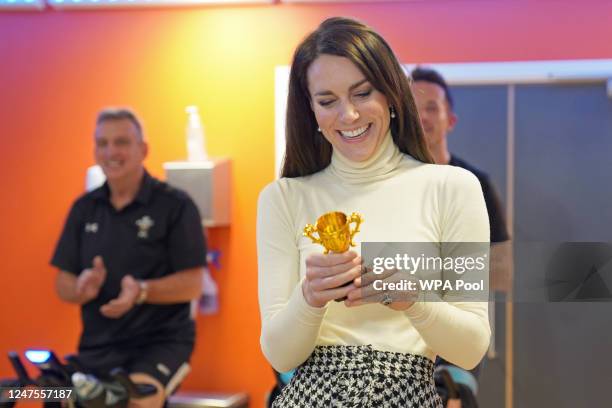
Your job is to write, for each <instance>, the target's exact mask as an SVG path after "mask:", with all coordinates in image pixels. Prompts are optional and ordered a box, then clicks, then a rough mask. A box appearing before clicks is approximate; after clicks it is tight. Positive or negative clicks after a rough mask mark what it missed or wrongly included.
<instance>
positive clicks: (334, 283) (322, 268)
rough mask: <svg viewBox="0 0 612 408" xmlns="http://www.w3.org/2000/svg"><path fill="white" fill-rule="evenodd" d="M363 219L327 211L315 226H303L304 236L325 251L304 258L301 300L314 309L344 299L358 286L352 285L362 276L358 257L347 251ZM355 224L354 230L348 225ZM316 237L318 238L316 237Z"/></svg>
mask: <svg viewBox="0 0 612 408" xmlns="http://www.w3.org/2000/svg"><path fill="white" fill-rule="evenodd" d="M361 221H362V218H361V216H360V215H359V214H356V213H353V214H351V216H350V217H347V216H346V214H344V213H341V212H330V213H327V214H324V215H322V216H321V217H319V219H318V220H317V223H316V226H314V225H311V224H308V225H306V227H304V236H306V237H308V238H310V239H311V240H312V241H313V242H314V243H317V244H321V245H323V247H324V248H325V251H324V253H323V254H312V255H310V256H308V258H306V279H304V282H303V284H302V291H303V293H304V298H305V299H306V302H308V304H309V305H311V306H313V307H324V306H325V305H326V304H327V303H328V302H329V301H331V300H336V299H345V298H346V295H347V294H348V293H349V292H350V291H352V290H355V289H356V288H357V287H356V286H355V284H354V283H352V282H353V281H354V280H355V279H356V278H358V277H359V276H360V275H361V268H362V267H361V262H362V261H361V257H360V256H359V255H357V253H356V252H354V251H349V250H348V249H349V248H350V247H351V246H355V244H354V243H353V237H354V236H355V234H356V233H357V232H359V225H360V224H361ZM351 223H355V227H354V228H353V230H351V229H350V224H351ZM314 234H317V235H318V237H315V236H314Z"/></svg>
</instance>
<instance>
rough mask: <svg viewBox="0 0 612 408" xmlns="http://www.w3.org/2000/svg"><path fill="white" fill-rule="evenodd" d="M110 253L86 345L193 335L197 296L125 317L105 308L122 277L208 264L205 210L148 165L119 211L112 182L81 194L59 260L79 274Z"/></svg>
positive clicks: (86, 321)
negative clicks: (192, 302) (112, 314)
mask: <svg viewBox="0 0 612 408" xmlns="http://www.w3.org/2000/svg"><path fill="white" fill-rule="evenodd" d="M97 255H100V256H102V258H103V260H104V265H105V266H106V271H107V275H106V281H105V282H104V285H103V286H102V288H101V290H100V293H99V295H98V297H97V298H96V299H94V300H92V301H90V302H89V303H87V304H85V305H82V307H81V312H82V313H81V315H82V320H83V333H82V335H81V341H80V346H79V348H80V349H81V350H84V349H90V348H97V347H105V346H112V345H115V344H117V345H122V344H123V345H132V346H137V345H139V344H145V343H151V342H158V341H179V342H193V341H194V337H195V327H194V323H193V321H192V320H191V319H190V307H189V303H180V304H172V305H151V304H146V303H145V304H142V305H136V306H134V308H132V309H131V310H130V311H129V312H128V313H126V314H125V315H124V316H122V317H121V318H119V319H109V318H107V317H104V316H103V315H102V314H101V313H100V310H99V309H100V306H102V305H104V304H105V303H107V302H108V301H110V300H112V299H114V298H116V297H117V296H118V295H119V291H120V289H121V279H122V278H123V277H124V276H125V275H132V276H133V277H134V278H135V279H155V278H161V277H163V276H167V275H170V274H172V273H174V272H177V271H180V270H183V269H188V268H194V267H199V266H205V265H206V243H205V240H204V234H203V230H202V224H201V220H200V215H199V213H198V209H197V208H196V206H195V204H194V203H193V201H192V200H191V199H190V198H189V196H188V195H187V194H186V193H184V192H183V191H181V190H177V189H176V188H174V187H171V186H169V185H168V184H166V183H163V182H161V181H159V180H157V179H155V178H153V177H151V176H150V175H149V174H148V173H146V172H145V174H144V177H143V180H142V184H141V186H140V189H139V191H138V194H137V195H136V197H135V199H134V201H132V202H131V203H130V204H129V205H127V206H126V207H124V208H122V209H121V210H119V211H117V210H116V209H115V208H114V207H113V206H112V204H111V202H110V190H109V188H108V185H107V184H104V185H103V186H102V187H100V188H98V189H96V190H93V191H91V192H89V193H87V194H84V195H83V196H81V197H80V198H79V199H77V200H76V202H75V203H74V205H73V206H72V209H71V210H70V213H69V215H68V219H67V220H66V224H65V226H64V230H63V232H62V235H61V237H60V239H59V242H58V244H57V248H56V250H55V254H54V255H53V258H52V260H51V264H52V265H53V266H56V267H58V268H60V269H61V270H64V271H67V272H70V273H73V274H75V275H79V274H80V273H81V271H82V270H83V269H86V268H91V266H92V261H93V258H94V257H95V256H97Z"/></svg>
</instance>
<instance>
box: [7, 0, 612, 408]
mask: <svg viewBox="0 0 612 408" xmlns="http://www.w3.org/2000/svg"><path fill="white" fill-rule="evenodd" d="M578 4H579V5H578ZM331 15H350V16H355V17H358V18H361V19H363V20H365V21H366V22H368V23H369V24H370V25H372V26H374V27H375V28H376V29H378V30H379V31H380V32H381V33H382V34H383V35H384V36H385V37H386V38H387V39H388V40H389V42H390V43H391V45H392V46H393V47H394V48H395V50H396V52H397V54H398V55H399V57H400V59H401V60H402V61H404V62H413V61H416V62H419V61H432V62H433V61H448V62H451V61H485V60H490V61H492V60H528V59H570V58H571V59H573V58H612V48H611V47H610V42H609V39H610V38H612V24H610V19H611V17H612V4H610V3H607V4H606V2H603V1H596V0H585V1H582V2H580V3H578V2H577V1H563V0H560V1H554V0H550V1H546V0H533V1H527V0H524V1H522V0H515V1H510V0H508V1H501V0H499V1H461V0H448V1H445V0H429V1H427V2H407V3H403V4H396V3H382V4H377V5H375V4H343V5H336V6H330V5H312V6H284V5H274V6H252V7H210V8H199V9H198V8H194V9H176V10H145V11H96V12H53V11H45V12H31V13H1V14H0V130H1V132H0V158H1V160H0V186H2V189H3V199H2V200H0V217H1V219H0V225H1V226H2V228H3V233H2V234H1V236H0V259H2V261H3V271H2V280H1V281H0V282H1V283H2V294H1V296H0V330H1V332H0V377H4V376H8V375H10V374H11V371H10V369H9V365H8V362H7V361H6V359H5V357H4V355H5V353H6V351H8V350H19V351H21V350H23V349H24V348H26V347H31V346H39V347H51V348H53V349H55V350H57V351H58V352H59V353H60V354H65V353H68V352H70V351H72V350H73V349H74V347H75V345H76V338H77V336H78V330H79V327H78V324H77V323H78V312H77V310H76V308H75V307H71V306H69V305H65V304H62V303H60V302H59V301H58V300H57V299H56V297H55V295H54V292H53V279H54V275H55V271H54V270H53V269H52V268H50V267H49V266H48V265H47V262H48V259H49V257H50V255H51V252H52V250H53V247H54V245H55V241H56V238H57V236H58V234H59V231H60V228H61V226H62V223H63V220H64V217H65V215H66V211H67V210H68V208H69V205H70V203H71V202H72V200H73V199H74V198H75V197H76V196H77V195H78V194H79V193H80V192H81V191H82V188H83V178H84V171H85V168H86V167H87V166H88V165H90V164H91V163H92V159H91V150H92V143H91V131H92V122H93V119H94V116H95V113H96V111H97V110H98V109H99V108H100V107H102V106H104V105H109V104H121V105H130V106H133V107H134V108H135V109H136V110H137V111H138V112H139V114H140V115H141V116H142V118H143V119H144V124H145V130H146V133H147V135H148V138H149V140H150V142H151V147H152V149H151V154H150V156H149V158H148V160H147V163H146V164H147V166H148V168H149V169H150V170H151V172H152V173H153V174H155V175H158V176H162V175H163V172H162V167H161V164H162V163H163V162H164V161H168V160H175V159H179V158H182V157H183V156H184V154H185V153H184V147H183V146H184V142H183V140H184V139H183V134H184V125H185V121H186V118H185V114H184V111H183V108H184V106H186V105H189V104H196V105H198V106H199V107H200V109H201V112H202V117H203V120H204V123H205V126H206V131H207V138H208V141H207V143H208V149H209V153H210V154H211V155H213V156H229V157H231V158H232V159H233V166H234V167H233V174H234V179H233V185H232V188H233V191H234V195H233V204H234V212H233V219H232V226H231V227H230V228H225V229H220V230H216V231H211V233H210V241H211V243H212V246H214V247H216V248H220V249H221V250H222V251H223V255H224V256H223V259H222V261H223V269H222V270H221V271H215V272H214V275H215V277H216V279H217V281H218V283H219V285H220V288H221V294H220V296H221V312H220V313H219V315H217V316H214V317H200V318H199V319H198V329H199V338H198V344H197V350H196V353H195V356H194V360H193V366H194V373H193V374H192V375H191V376H190V377H189V379H188V380H187V382H186V387H187V388H191V389H198V388H201V389H210V390H246V391H248V392H249V393H250V395H251V398H252V400H253V401H256V404H254V405H253V406H261V401H263V396H264V393H265V392H266V391H267V390H268V389H269V388H270V385H271V384H272V382H273V379H272V375H271V371H270V369H269V367H268V365H267V364H266V361H265V360H264V358H263V357H262V355H261V352H260V350H259V340H258V337H259V313H258V307H257V278H256V273H257V272H256V251H255V242H254V238H255V213H256V200H257V195H258V192H259V190H260V189H261V188H262V187H263V186H264V185H265V184H266V183H268V182H270V181H271V180H272V179H273V163H274V160H273V159H274V158H273V138H274V108H273V107H274V94H273V79H274V78H273V72H274V70H273V69H274V66H276V65H286V64H288V63H289V62H290V58H291V54H292V51H293V49H294V47H295V45H296V44H297V42H298V41H299V40H300V39H301V38H302V37H303V36H304V35H305V34H306V33H307V32H308V31H310V30H312V29H313V28H314V27H315V26H316V25H317V23H318V22H320V21H321V20H322V19H323V18H324V17H326V16H331Z"/></svg>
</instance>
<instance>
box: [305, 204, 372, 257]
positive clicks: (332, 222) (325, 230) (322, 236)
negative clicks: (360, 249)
mask: <svg viewBox="0 0 612 408" xmlns="http://www.w3.org/2000/svg"><path fill="white" fill-rule="evenodd" d="M353 222H354V223H355V227H354V228H353V230H352V231H351V229H350V224H351V223H353ZM362 222H363V217H362V216H361V215H360V214H357V213H352V214H351V216H350V217H347V216H346V214H344V213H343V212H339V211H334V212H329V213H327V214H323V215H322V216H320V217H319V218H318V219H317V223H316V227H315V226H314V225H312V224H307V225H306V226H305V227H304V236H305V237H308V238H310V239H311V240H312V242H314V243H315V244H321V245H323V247H324V248H325V252H324V253H326V254H327V253H329V251H331V252H336V253H342V252H345V251H347V250H348V249H349V247H352V246H355V243H354V242H353V237H354V236H355V234H357V233H358V232H359V226H360V225H361V223H362ZM315 232H316V233H317V234H318V235H319V237H318V238H317V237H315V236H314V233H315Z"/></svg>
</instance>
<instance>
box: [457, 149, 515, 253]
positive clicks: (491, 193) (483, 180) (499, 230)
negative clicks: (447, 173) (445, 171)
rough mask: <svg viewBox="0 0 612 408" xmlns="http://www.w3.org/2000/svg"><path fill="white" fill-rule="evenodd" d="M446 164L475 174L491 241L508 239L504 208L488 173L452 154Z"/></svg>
mask: <svg viewBox="0 0 612 408" xmlns="http://www.w3.org/2000/svg"><path fill="white" fill-rule="evenodd" d="M448 164H450V165H451V166H456V167H461V168H464V169H466V170H468V171H470V172H472V173H473V174H474V175H475V176H476V178H477V179H478V181H479V182H480V185H481V187H482V193H483V195H484V199H485V204H486V205H487V212H488V214H489V225H490V226H491V242H504V241H508V240H509V239H510V234H508V229H507V227H506V216H505V215H504V208H503V206H502V204H501V200H500V199H499V197H498V196H497V192H496V191H495V188H494V187H493V184H492V183H491V181H490V179H489V175H488V174H487V173H485V172H484V171H482V170H480V169H477V168H476V167H474V166H472V165H470V164H468V163H466V162H465V161H464V160H461V159H460V158H458V157H455V156H452V155H451V159H450V162H449V163H448Z"/></svg>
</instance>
